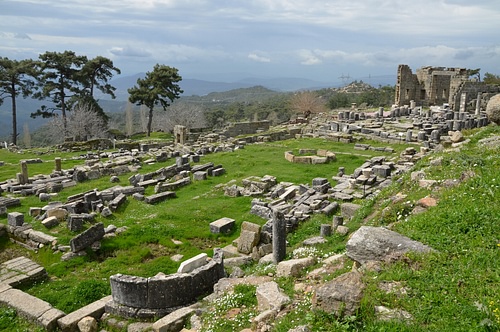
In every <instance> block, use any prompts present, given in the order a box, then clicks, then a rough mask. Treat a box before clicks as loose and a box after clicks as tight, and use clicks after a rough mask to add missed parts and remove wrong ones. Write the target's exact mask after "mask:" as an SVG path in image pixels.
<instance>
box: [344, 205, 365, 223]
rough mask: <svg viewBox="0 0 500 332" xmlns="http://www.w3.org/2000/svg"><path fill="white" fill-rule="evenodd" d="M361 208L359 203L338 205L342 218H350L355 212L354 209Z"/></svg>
mask: <svg viewBox="0 0 500 332" xmlns="http://www.w3.org/2000/svg"><path fill="white" fill-rule="evenodd" d="M360 208H361V205H359V204H354V203H343V204H342V205H340V211H341V213H342V216H343V217H344V219H347V220H349V219H351V218H352V217H354V215H355V214H356V211H358V210H359V209H360Z"/></svg>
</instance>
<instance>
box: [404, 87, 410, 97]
mask: <svg viewBox="0 0 500 332" xmlns="http://www.w3.org/2000/svg"><path fill="white" fill-rule="evenodd" d="M405 99H410V89H406V96H405Z"/></svg>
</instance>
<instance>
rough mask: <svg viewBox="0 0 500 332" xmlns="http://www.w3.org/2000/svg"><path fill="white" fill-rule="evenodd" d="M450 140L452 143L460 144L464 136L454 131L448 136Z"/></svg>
mask: <svg viewBox="0 0 500 332" xmlns="http://www.w3.org/2000/svg"><path fill="white" fill-rule="evenodd" d="M450 140H451V142H452V143H460V142H462V141H463V140H464V134H462V132H461V131H458V130H457V131H454V132H452V133H451V135H450Z"/></svg>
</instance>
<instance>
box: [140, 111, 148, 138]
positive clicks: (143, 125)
mask: <svg viewBox="0 0 500 332" xmlns="http://www.w3.org/2000/svg"><path fill="white" fill-rule="evenodd" d="M140 117H141V130H142V131H143V132H146V131H147V130H148V108H147V107H146V106H145V105H141V113H140Z"/></svg>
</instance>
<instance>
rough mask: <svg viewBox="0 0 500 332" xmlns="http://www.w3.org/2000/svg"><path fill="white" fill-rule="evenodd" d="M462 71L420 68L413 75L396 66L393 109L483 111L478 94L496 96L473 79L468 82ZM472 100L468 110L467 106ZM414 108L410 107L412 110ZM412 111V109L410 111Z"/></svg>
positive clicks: (405, 67)
mask: <svg viewBox="0 0 500 332" xmlns="http://www.w3.org/2000/svg"><path fill="white" fill-rule="evenodd" d="M470 76H471V75H470V71H469V70H468V69H466V68H445V67H431V66H428V67H422V68H420V69H417V71H416V73H415V74H413V72H412V71H411V69H410V67H409V66H408V65H399V66H398V76H397V83H396V105H398V106H404V105H411V104H412V101H413V103H415V105H416V106H437V105H443V104H448V105H449V107H450V109H451V110H453V111H457V112H458V111H462V112H464V111H466V110H469V109H476V104H477V108H479V109H482V110H484V109H485V108H486V102H487V99H484V100H483V96H482V94H485V96H487V95H488V94H489V95H491V94H495V93H498V92H499V90H498V87H492V86H489V85H487V84H485V83H484V82H480V81H478V80H477V79H476V78H473V79H471V77H470ZM473 100H475V103H474V104H472V105H471V107H467V105H468V104H469V103H470V102H471V101H473ZM413 107H414V106H413ZM413 107H412V108H413Z"/></svg>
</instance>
